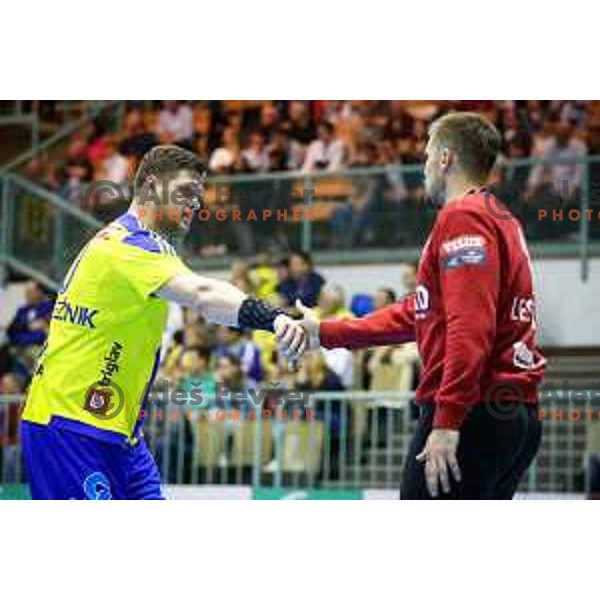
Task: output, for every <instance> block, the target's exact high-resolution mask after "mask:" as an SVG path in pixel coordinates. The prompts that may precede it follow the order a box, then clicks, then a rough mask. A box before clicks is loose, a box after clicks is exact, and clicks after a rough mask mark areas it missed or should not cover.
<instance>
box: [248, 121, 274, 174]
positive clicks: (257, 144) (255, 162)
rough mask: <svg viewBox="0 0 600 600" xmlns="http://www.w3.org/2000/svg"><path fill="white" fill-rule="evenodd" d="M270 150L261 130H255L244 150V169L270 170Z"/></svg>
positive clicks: (262, 171) (260, 171)
mask: <svg viewBox="0 0 600 600" xmlns="http://www.w3.org/2000/svg"><path fill="white" fill-rule="evenodd" d="M269 165H270V161H269V152H268V150H267V148H266V147H265V140H264V137H263V135H262V133H260V132H259V131H254V132H252V133H251V134H250V136H249V138H248V143H247V145H246V147H245V148H244V149H243V150H242V170H243V171H244V172H246V173H264V172H265V171H268V170H269Z"/></svg>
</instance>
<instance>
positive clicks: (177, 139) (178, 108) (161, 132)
mask: <svg viewBox="0 0 600 600" xmlns="http://www.w3.org/2000/svg"><path fill="white" fill-rule="evenodd" d="M156 135H157V136H158V139H159V140H160V142H161V144H180V145H184V146H191V142H192V137H193V135H194V113H193V112H192V109H191V108H190V107H189V106H188V105H187V104H184V103H183V102H181V101H179V100H164V101H163V103H162V110H161V111H160V113H159V115H158V123H157V126H156Z"/></svg>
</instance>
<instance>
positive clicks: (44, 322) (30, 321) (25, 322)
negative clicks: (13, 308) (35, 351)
mask: <svg viewBox="0 0 600 600" xmlns="http://www.w3.org/2000/svg"><path fill="white" fill-rule="evenodd" d="M52 308H53V302H52V300H50V299H49V298H48V296H47V295H46V292H45V290H44V288H43V287H42V286H41V284H39V283H38V282H37V281H34V280H31V281H28V282H27V284H26V285H25V304H23V306H21V307H19V309H18V310H17V312H16V314H15V316H14V318H13V320H12V322H11V324H10V325H9V327H8V332H7V333H8V339H9V341H10V343H11V344H12V345H13V346H15V347H18V348H31V347H35V346H41V345H42V344H43V343H44V342H45V341H46V337H47V335H48V327H49V324H50V317H51V315H52Z"/></svg>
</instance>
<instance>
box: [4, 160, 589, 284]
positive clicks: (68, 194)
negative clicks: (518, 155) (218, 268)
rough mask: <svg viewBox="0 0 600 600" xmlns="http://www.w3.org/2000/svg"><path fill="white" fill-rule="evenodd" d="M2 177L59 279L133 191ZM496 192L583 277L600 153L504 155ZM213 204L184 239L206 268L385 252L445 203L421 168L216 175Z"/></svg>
mask: <svg viewBox="0 0 600 600" xmlns="http://www.w3.org/2000/svg"><path fill="white" fill-rule="evenodd" d="M4 179H5V180H6V181H4V188H5V190H6V191H5V204H6V205H7V206H8V214H7V220H8V221H9V224H8V225H7V227H6V229H5V234H4V235H5V238H6V237H8V242H10V251H11V252H12V253H13V255H14V256H15V257H16V258H18V259H20V260H22V261H26V262H27V263H28V264H29V265H30V266H33V267H35V268H38V269H44V270H47V272H48V273H51V274H52V276H57V277H58V276H62V274H63V273H64V269H65V266H66V265H68V263H69V262H70V260H71V259H72V258H73V256H74V255H75V254H76V253H77V251H78V250H79V248H80V247H81V246H82V245H83V243H84V242H85V240H86V239H87V238H88V237H89V236H90V235H91V233H92V232H93V231H94V230H95V229H96V228H97V227H99V226H101V224H102V223H106V222H108V221H110V220H111V219H113V218H115V217H116V216H117V215H118V214H120V213H122V212H123V211H124V210H126V209H127V206H128V203H129V200H130V198H129V197H128V196H127V195H126V194H124V195H123V196H122V197H121V199H120V200H118V201H113V202H105V203H104V204H101V205H96V206H94V207H93V208H91V207H89V206H86V202H85V201H84V200H85V197H86V192H87V190H88V185H87V184H83V183H82V184H79V185H78V186H75V187H69V188H68V189H64V190H61V193H60V195H59V196H57V195H55V194H51V193H50V192H47V191H46V190H44V189H43V188H41V187H40V186H38V185H36V184H33V183H31V182H29V181H28V180H26V179H24V178H22V177H19V176H17V175H5V176H4ZM489 189H490V190H491V191H492V192H493V193H494V194H496V195H497V196H498V197H499V198H501V199H502V200H503V202H505V204H506V206H507V207H508V208H509V209H510V210H511V211H512V213H513V214H514V216H515V217H516V218H518V219H519V220H520V221H521V222H522V223H523V224H524V227H525V231H526V235H527V238H528V240H529V241H530V242H531V243H532V244H533V245H536V244H537V245H542V246H543V247H544V248H546V249H547V248H548V247H554V248H557V249H559V250H561V251H565V249H567V250H568V251H569V252H571V253H573V252H575V253H579V256H580V257H581V259H582V274H583V277H584V278H585V277H586V275H587V260H588V256H589V251H590V243H592V245H593V244H594V243H596V245H595V246H594V247H595V248H596V249H597V248H598V243H599V242H600V218H599V215H600V210H599V208H600V157H587V158H580V159H573V158H570V159H566V158H563V159H559V158H557V159H556V160H553V161H552V162H550V161H540V160H535V159H520V160H511V161H503V162H501V163H500V165H499V167H498V168H497V169H496V171H495V173H494V179H493V182H492V184H491V185H490V188H489ZM205 206H206V210H203V211H200V212H199V213H197V214H196V215H195V217H194V219H193V222H192V226H191V231H190V234H189V236H188V237H187V239H186V242H185V245H184V255H185V257H186V259H189V260H192V262H193V264H194V265H195V266H200V267H201V266H205V265H206V263H204V264H202V261H206V259H213V258H222V259H225V260H228V259H232V258H235V257H246V258H248V257H251V256H252V255H254V254H255V253H256V252H258V251H261V250H264V251H267V252H269V253H270V254H271V255H272V256H277V255H282V254H285V253H287V252H289V251H290V250H299V249H301V250H305V251H310V252H316V253H317V254H319V253H322V255H323V256H325V255H326V254H327V253H330V254H331V253H333V255H337V256H343V258H344V259H346V260H349V259H350V260H358V259H360V256H361V253H363V254H364V255H367V254H368V253H371V256H372V253H373V251H378V252H379V253H378V256H379V257H380V258H379V259H380V260H385V257H386V255H387V256H388V257H390V256H391V254H390V250H414V249H415V248H419V247H421V246H422V245H423V243H424V242H425V240H426V239H427V236H428V234H429V231H430V229H431V227H432V225H433V223H434V221H435V218H436V215H437V212H438V211H439V206H438V205H437V204H436V203H434V202H432V201H431V200H430V199H428V198H426V196H425V192H424V187H423V170H422V166H421V165H389V166H386V167H370V168H352V169H348V170H346V171H344V172H339V173H326V172H315V173H309V174H306V173H297V172H284V173H267V174H262V175H235V176H219V177H216V176H213V177H211V178H209V181H208V184H207V187H206V195H205ZM486 207H487V209H488V210H489V212H490V213H491V214H492V215H493V216H494V217H495V218H498V219H506V218H513V217H512V216H511V215H510V214H509V213H507V212H506V207H504V206H503V205H502V204H498V203H497V202H496V201H495V200H494V199H493V197H492V196H490V197H489V198H488V200H487V201H486ZM4 243H5V245H6V244H7V241H6V239H5V242H4ZM194 261H198V262H199V263H200V264H198V262H195V263H194Z"/></svg>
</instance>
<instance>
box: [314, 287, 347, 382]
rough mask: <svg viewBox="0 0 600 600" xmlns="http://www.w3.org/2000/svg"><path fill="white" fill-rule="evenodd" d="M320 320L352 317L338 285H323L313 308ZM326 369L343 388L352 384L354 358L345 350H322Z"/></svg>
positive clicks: (341, 289)
mask: <svg viewBox="0 0 600 600" xmlns="http://www.w3.org/2000/svg"><path fill="white" fill-rule="evenodd" d="M315 311H316V313H317V314H318V315H319V318H320V319H348V318H350V317H353V316H354V315H353V314H352V313H351V312H350V310H348V308H346V298H345V294H344V290H343V288H342V286H340V285H325V286H323V289H322V290H321V293H320V295H319V302H318V304H317V307H316V308H315ZM322 353H323V356H324V357H325V363H326V364H327V367H328V368H329V369H330V370H331V371H333V372H334V373H335V374H336V375H337V376H338V378H339V380H340V381H341V383H342V385H343V386H344V387H345V388H351V387H352V385H353V383H354V358H353V355H352V352H351V351H350V350H347V349H346V348H332V349H330V350H326V349H323V350H322Z"/></svg>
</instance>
